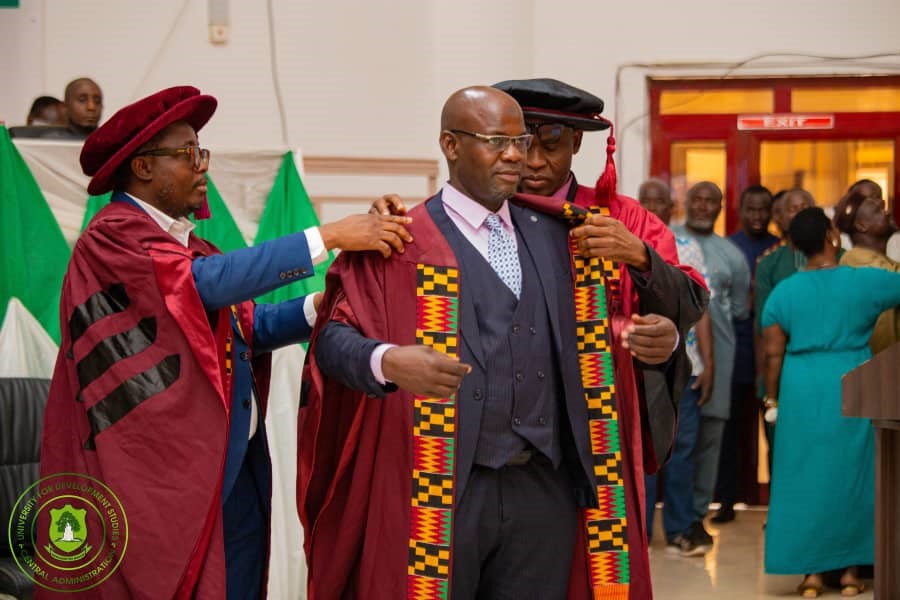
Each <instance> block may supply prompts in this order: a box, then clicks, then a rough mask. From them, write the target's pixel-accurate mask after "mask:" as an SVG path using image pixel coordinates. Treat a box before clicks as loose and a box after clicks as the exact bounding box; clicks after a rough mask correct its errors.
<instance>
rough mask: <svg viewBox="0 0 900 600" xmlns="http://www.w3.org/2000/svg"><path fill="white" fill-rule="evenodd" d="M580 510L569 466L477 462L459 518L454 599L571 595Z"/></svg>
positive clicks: (457, 513)
mask: <svg viewBox="0 0 900 600" xmlns="http://www.w3.org/2000/svg"><path fill="white" fill-rule="evenodd" d="M576 527H578V513H577V510H576V507H575V496H574V493H573V491H572V484H571V481H570V479H569V477H568V475H567V474H566V473H565V467H560V468H559V469H554V468H553V465H552V463H551V462H550V461H549V460H548V459H546V458H544V457H542V456H539V457H537V458H534V459H532V460H531V461H530V462H529V463H528V464H525V465H522V466H515V467H513V466H505V467H501V468H499V469H496V470H495V469H491V468H488V467H482V466H479V465H475V466H474V467H473V468H472V473H471V475H469V481H468V482H467V483H466V489H465V492H464V493H463V496H462V498H461V499H460V501H459V506H458V507H457V509H456V511H455V516H454V523H453V547H454V553H453V575H452V577H453V580H452V584H453V600H476V599H477V600H528V599H531V598H534V599H535V600H537V599H540V600H554V599H556V598H559V599H560V600H562V599H564V598H565V597H566V588H567V586H568V581H569V568H570V567H571V563H572V553H573V551H574V545H575V534H576V531H577V530H576Z"/></svg>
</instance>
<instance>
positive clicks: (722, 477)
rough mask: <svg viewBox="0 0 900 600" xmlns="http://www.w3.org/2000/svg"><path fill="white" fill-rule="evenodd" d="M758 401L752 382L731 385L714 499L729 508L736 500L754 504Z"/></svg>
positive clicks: (755, 494) (755, 495) (756, 494)
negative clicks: (728, 412) (729, 414)
mask: <svg viewBox="0 0 900 600" xmlns="http://www.w3.org/2000/svg"><path fill="white" fill-rule="evenodd" d="M758 422H759V402H758V401H757V400H756V394H755V390H754V386H753V384H752V383H747V384H742V383H733V384H732V385H731V416H730V417H729V418H728V421H727V422H726V423H725V432H724V433H723V434H722V454H721V456H720V457H719V473H718V478H717V480H716V496H715V497H716V499H717V500H718V501H719V502H721V503H722V506H723V507H724V508H731V507H733V506H734V503H735V502H737V501H738V499H740V500H743V501H745V502H751V503H755V502H757V501H758V500H757V496H758V493H757V484H756V480H757V479H756V471H757V454H758V443H757V440H758V435H759V433H758V426H757V424H758Z"/></svg>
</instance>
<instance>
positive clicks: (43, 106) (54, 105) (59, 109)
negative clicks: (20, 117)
mask: <svg viewBox="0 0 900 600" xmlns="http://www.w3.org/2000/svg"><path fill="white" fill-rule="evenodd" d="M68 122H69V119H68V117H67V116H66V105H65V103H64V102H63V101H62V100H60V99H59V98H54V97H53V96H40V97H38V98H35V100H34V102H32V103H31V110H29V111H28V119H27V120H26V121H25V124H26V125H29V126H31V125H34V126H40V127H65V126H66V124H67V123H68Z"/></svg>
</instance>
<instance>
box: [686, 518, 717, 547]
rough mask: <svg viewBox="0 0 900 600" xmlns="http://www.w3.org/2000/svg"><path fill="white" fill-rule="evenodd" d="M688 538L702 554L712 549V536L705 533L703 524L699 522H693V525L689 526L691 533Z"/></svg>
mask: <svg viewBox="0 0 900 600" xmlns="http://www.w3.org/2000/svg"><path fill="white" fill-rule="evenodd" d="M689 537H690V540H691V542H693V543H694V545H695V546H697V547H698V548H700V549H701V551H702V553H703V554H706V553H707V552H709V551H710V550H712V549H713V539H712V536H711V535H709V532H708V531H706V529H704V527H703V523H702V522H701V521H695V522H694V524H693V525H691V532H690V534H689Z"/></svg>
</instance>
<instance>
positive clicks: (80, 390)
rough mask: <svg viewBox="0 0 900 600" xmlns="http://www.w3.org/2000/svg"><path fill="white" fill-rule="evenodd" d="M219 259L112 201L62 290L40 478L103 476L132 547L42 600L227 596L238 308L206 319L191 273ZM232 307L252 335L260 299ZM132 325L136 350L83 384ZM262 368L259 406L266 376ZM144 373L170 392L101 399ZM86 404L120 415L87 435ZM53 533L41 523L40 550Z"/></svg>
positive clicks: (204, 246)
mask: <svg viewBox="0 0 900 600" xmlns="http://www.w3.org/2000/svg"><path fill="white" fill-rule="evenodd" d="M218 253H219V251H218V250H217V249H216V248H215V247H214V246H213V245H212V244H210V243H209V242H206V241H204V240H202V239H200V238H197V237H196V236H193V235H192V236H191V237H190V243H189V247H188V248H185V247H184V246H182V245H181V244H179V243H178V242H176V241H175V240H173V239H172V237H171V236H170V235H168V234H167V233H166V232H164V231H163V230H162V229H161V228H160V227H159V225H158V224H156V222H154V221H153V220H152V219H151V218H150V217H149V216H148V215H147V214H146V213H144V211H142V210H140V209H138V208H136V207H134V206H132V205H130V204H127V203H123V202H113V203H111V204H110V205H109V206H107V207H105V208H104V209H103V210H102V211H101V212H100V213H98V215H97V216H96V217H95V218H94V219H93V221H92V222H91V224H90V226H89V227H88V228H87V229H86V230H85V232H84V233H83V234H82V235H81V237H80V238H79V239H78V242H77V243H76V245H75V248H74V250H73V253H72V259H71V261H70V263H69V268H68V272H67V273H66V278H65V281H64V284H63V293H62V299H61V307H60V314H61V331H62V344H61V345H60V351H59V355H58V357H57V361H56V368H55V370H54V373H53V381H52V383H51V386H50V396H49V400H48V402H47V409H46V413H45V416H44V429H43V438H42V446H41V476H42V477H44V476H48V475H52V474H55V473H60V472H76V473H84V474H87V475H90V476H92V477H95V478H97V479H99V480H100V481H101V482H103V483H104V484H105V485H106V486H108V487H109V489H110V490H111V491H112V492H113V493H114V494H116V495H117V496H118V498H119V500H120V501H121V504H122V507H123V509H124V512H125V515H126V518H127V523H128V545H127V549H126V550H125V553H124V556H123V558H122V562H121V564H120V565H119V567H118V568H117V569H116V571H115V572H114V573H113V575H111V576H110V578H109V579H107V580H106V581H105V582H104V583H102V584H101V585H99V586H98V587H94V588H92V589H90V590H88V591H85V592H81V593H75V594H72V593H65V594H59V595H58V596H57V595H56V594H53V593H51V592H48V591H47V590H44V589H42V588H37V589H36V590H35V597H36V598H41V597H47V596H52V597H66V598H92V599H93V598H102V599H116V600H118V599H122V598H209V599H221V598H224V597H225V553H224V544H223V537H222V498H221V486H222V473H223V468H224V464H225V451H226V447H227V437H228V427H229V412H230V407H231V404H230V400H231V387H232V380H231V377H229V376H228V375H227V374H226V364H225V348H226V344H229V338H230V337H231V336H232V335H233V334H232V329H231V322H230V309H228V308H225V309H222V310H219V311H217V312H215V313H207V312H206V311H205V309H204V307H203V304H202V302H201V300H200V295H199V294H198V292H197V289H196V287H195V286H194V282H193V277H192V275H191V261H192V260H193V259H194V258H196V257H199V256H203V255H210V254H218ZM104 292H105V295H104ZM97 300H99V302H96V301H97ZM237 312H238V315H239V318H240V320H241V323H242V327H243V331H244V332H245V333H246V334H247V339H248V340H252V327H253V303H252V302H249V301H248V302H244V303H242V304H240V305H238V306H237ZM76 314H79V315H81V316H80V317H76V316H75V315H76ZM138 324H141V325H143V332H144V333H143V335H142V336H137V337H140V338H141V341H140V346H141V348H134V347H127V346H126V347H123V348H118V349H117V350H114V351H113V353H112V355H111V356H110V357H109V359H110V360H109V361H108V362H109V363H110V364H104V365H103V366H104V367H106V368H105V370H103V371H102V372H99V371H96V369H95V376H94V377H95V378H93V379H92V380H89V381H85V382H84V383H85V384H86V385H83V384H82V379H84V378H85V375H84V372H82V374H81V376H80V375H79V370H78V365H79V363H81V361H83V360H84V359H85V358H86V357H88V355H89V353H90V352H91V350H92V349H93V348H94V347H95V346H96V345H97V344H98V342H101V341H102V340H104V339H107V338H109V337H110V336H114V335H116V334H120V333H122V332H124V331H127V330H130V329H132V328H134V327H135V326H136V325H138ZM130 339H131V340H132V341H133V340H135V339H136V338H135V337H132V338H130ZM145 345H146V348H144V347H143V346H145ZM261 360H263V361H264V360H265V359H264V358H263V359H261ZM89 362H90V360H87V361H85V362H84V363H82V366H84V365H85V364H88V363H89ZM257 366H259V367H260V368H259V369H257V371H256V376H257V382H258V384H259V385H260V386H261V387H262V389H259V394H260V398H259V400H260V403H261V407H262V408H263V409H264V407H265V398H266V394H267V389H268V373H267V368H266V365H265V364H259V365H257ZM145 372H146V373H147V374H150V375H152V376H156V377H158V378H159V380H161V381H162V383H158V382H157V385H160V386H163V387H165V389H163V390H162V391H159V392H158V393H155V395H151V396H149V397H147V398H146V399H145V400H144V401H143V402H141V403H140V404H138V405H137V406H134V407H132V408H131V409H130V410H128V409H123V407H122V406H121V405H120V406H110V405H108V404H107V405H103V404H101V403H102V402H103V401H104V400H105V399H106V400H107V403H109V395H110V393H111V392H112V391H113V390H115V389H116V388H117V387H118V386H120V385H122V384H123V383H125V382H127V381H129V380H131V381H135V379H133V378H135V376H139V374H141V373H145ZM88 379H90V378H88ZM145 381H146V380H145ZM133 391H134V390H133ZM138 393H140V391H139V390H138ZM92 408H95V412H96V411H97V410H101V409H103V410H108V411H110V412H109V413H107V414H115V413H116V412H117V410H118V411H119V415H118V420H115V421H114V422H113V423H112V424H111V425H108V424H100V423H102V419H101V420H99V421H94V422H93V425H94V429H95V430H96V429H98V428H102V429H101V430H100V431H99V432H98V431H94V432H93V433H92V419H91V417H90V415H91V414H92V411H91V409H92ZM123 410H124V414H121V413H122V411H123ZM263 414H264V413H263ZM114 418H115V417H114ZM46 537H47V528H46V527H45V526H44V524H39V526H38V540H37V541H38V543H39V544H41V545H43V544H46V543H47V541H48V540H47V539H46Z"/></svg>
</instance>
